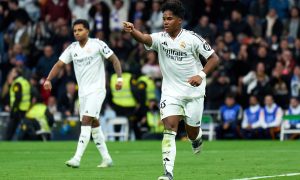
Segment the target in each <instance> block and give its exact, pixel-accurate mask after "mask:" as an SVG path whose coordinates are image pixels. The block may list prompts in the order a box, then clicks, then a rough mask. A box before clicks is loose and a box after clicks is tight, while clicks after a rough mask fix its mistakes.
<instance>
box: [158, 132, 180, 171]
mask: <svg viewBox="0 0 300 180" xmlns="http://www.w3.org/2000/svg"><path fill="white" fill-rule="evenodd" d="M176 134H177V133H176V132H174V131H171V130H164V137H163V140H162V159H163V166H164V170H165V173H166V172H169V173H171V174H172V176H173V169H174V163H175V157H176V143H175V137H176Z"/></svg>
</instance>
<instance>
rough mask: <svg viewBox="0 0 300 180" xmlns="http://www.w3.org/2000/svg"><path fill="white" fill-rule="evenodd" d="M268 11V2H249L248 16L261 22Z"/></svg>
mask: <svg viewBox="0 0 300 180" xmlns="http://www.w3.org/2000/svg"><path fill="white" fill-rule="evenodd" d="M268 9H269V4H268V0H257V1H251V4H250V10H249V11H250V14H252V15H254V16H255V17H257V18H258V19H259V20H262V19H264V18H265V17H266V15H267V13H268Z"/></svg>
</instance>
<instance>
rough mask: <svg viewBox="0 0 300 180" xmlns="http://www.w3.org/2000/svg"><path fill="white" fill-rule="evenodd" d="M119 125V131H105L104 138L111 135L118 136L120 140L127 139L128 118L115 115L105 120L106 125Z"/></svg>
mask: <svg viewBox="0 0 300 180" xmlns="http://www.w3.org/2000/svg"><path fill="white" fill-rule="evenodd" d="M117 125H120V126H121V130H120V131H119V132H116V131H114V128H112V129H113V131H110V132H106V133H105V134H106V139H109V138H111V137H113V138H114V137H119V138H120V141H128V137H129V122H128V119H127V118H126V117H116V118H113V119H109V120H108V121H107V126H112V127H114V126H117Z"/></svg>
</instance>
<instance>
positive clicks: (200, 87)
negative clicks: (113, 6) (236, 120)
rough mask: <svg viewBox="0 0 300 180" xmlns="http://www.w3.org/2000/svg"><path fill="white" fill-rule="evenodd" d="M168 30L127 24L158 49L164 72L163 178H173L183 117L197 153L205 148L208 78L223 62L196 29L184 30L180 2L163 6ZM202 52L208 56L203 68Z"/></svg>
mask: <svg viewBox="0 0 300 180" xmlns="http://www.w3.org/2000/svg"><path fill="white" fill-rule="evenodd" d="M162 12H163V26H164V32H159V33H153V34H151V35H149V34H143V33H141V32H140V31H139V30H137V29H135V27H134V25H133V24H132V23H130V22H124V23H123V29H124V31H125V32H129V33H130V34H131V36H132V37H133V38H134V39H135V40H137V41H138V42H141V43H143V44H145V47H146V49H152V50H155V51H157V52H158V56H159V64H160V68H161V71H162V75H163V83H162V95H161V100H160V113H161V119H162V121H163V123H164V127H165V130H164V132H163V140H162V159H163V166H164V175H163V176H160V177H159V178H158V179H159V180H165V179H166V180H170V179H173V168H174V161H175V156H176V144H175V136H176V134H177V130H178V124H179V121H180V120H182V119H183V120H184V122H185V129H186V131H187V135H188V138H189V139H190V140H191V142H192V149H193V151H194V153H195V154H197V153H199V152H200V151H201V145H202V138H201V137H202V130H201V128H200V125H201V121H200V120H201V118H202V113H203V101H204V96H205V86H206V80H205V77H206V75H207V74H208V73H210V72H211V71H213V69H214V68H215V67H216V66H217V65H218V63H219V57H218V56H217V55H216V53H215V52H214V50H213V49H212V48H211V47H210V45H209V44H208V43H207V42H206V41H205V40H204V39H203V38H202V37H200V36H198V35H197V34H195V33H194V32H191V31H187V30H185V29H182V22H183V18H184V9H183V6H182V4H181V2H180V1H174V0H173V1H167V2H166V3H165V4H163V6H162ZM199 55H202V56H203V57H204V58H205V59H207V63H206V65H205V67H204V68H203V66H202V64H201V62H200V59H199Z"/></svg>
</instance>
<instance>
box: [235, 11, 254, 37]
mask: <svg viewBox="0 0 300 180" xmlns="http://www.w3.org/2000/svg"><path fill="white" fill-rule="evenodd" d="M230 30H231V32H232V34H234V36H235V37H237V36H238V35H239V34H241V33H243V34H246V35H247V36H251V35H252V34H253V33H252V31H251V28H250V26H249V25H248V24H247V23H246V21H245V20H244V19H243V18H242V14H241V12H240V11H239V10H233V11H232V12H231V23H230Z"/></svg>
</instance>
